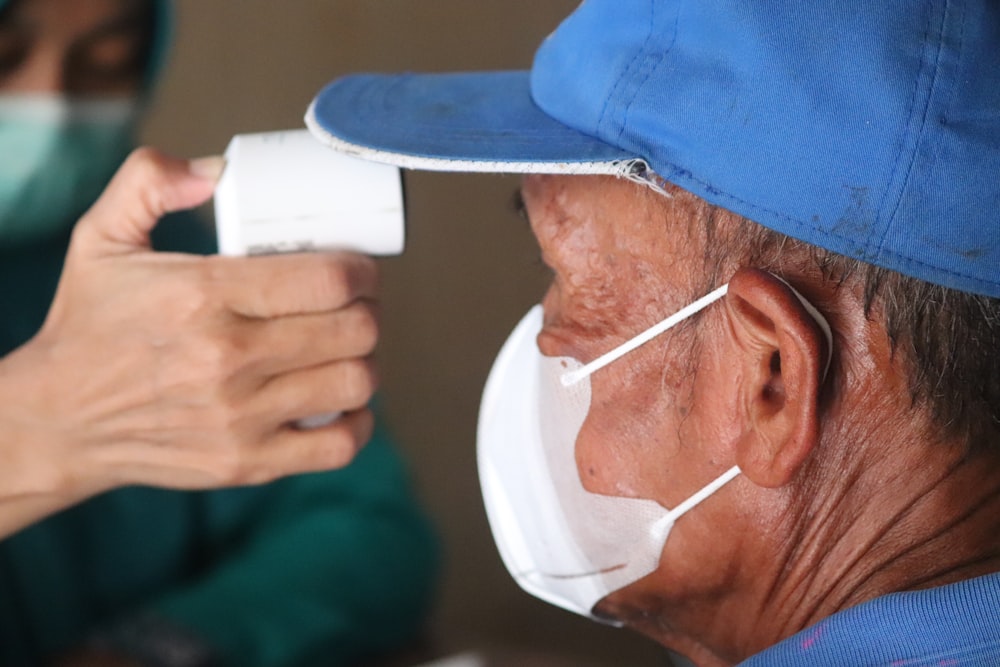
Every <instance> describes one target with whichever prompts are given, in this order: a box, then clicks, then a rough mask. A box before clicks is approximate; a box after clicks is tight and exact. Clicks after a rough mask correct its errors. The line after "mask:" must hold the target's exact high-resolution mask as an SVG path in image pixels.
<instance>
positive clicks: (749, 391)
mask: <svg viewBox="0 0 1000 667" xmlns="http://www.w3.org/2000/svg"><path fill="white" fill-rule="evenodd" d="M810 309H811V310H812V311H813V313H815V315H814V314H813V313H811V312H810ZM726 313H727V316H728V317H729V320H730V327H729V328H728V331H729V335H730V336H731V337H732V340H731V341H730V343H731V344H732V345H731V348H730V349H731V351H732V353H733V355H734V357H733V359H732V362H733V363H734V364H736V365H738V367H739V370H740V376H741V377H742V378H743V379H744V381H743V382H740V383H735V384H734V385H733V386H734V390H735V391H738V392H739V393H740V395H739V396H736V397H735V399H736V400H735V404H736V406H737V409H738V410H739V411H740V414H739V415H738V417H739V419H740V420H741V422H742V424H743V431H742V434H741V436H740V438H739V441H738V443H737V447H736V463H737V465H739V467H740V469H741V470H742V471H743V474H744V475H746V476H747V477H748V478H749V479H750V480H751V481H752V482H753V483H754V484H757V485H758V486H764V487H778V486H782V485H784V484H787V483H788V482H789V481H791V480H792V479H793V478H794V477H795V475H796V473H797V472H798V470H799V468H800V466H801V465H802V463H803V462H804V461H805V460H806V457H807V456H808V455H809V453H810V452H811V451H812V449H813V448H814V447H815V446H816V444H817V442H818V440H819V414H818V413H819V395H820V388H821V386H822V384H823V380H824V376H825V374H826V367H827V360H828V359H829V355H830V349H829V346H830V343H829V328H828V327H827V325H826V322H825V321H823V322H821V321H820V320H821V319H822V316H821V315H819V314H818V313H817V312H816V311H815V309H814V308H812V306H811V305H806V304H805V303H804V299H802V298H801V297H800V296H799V295H798V293H797V292H795V290H793V289H792V288H791V287H790V286H789V285H788V284H787V283H785V282H784V281H783V280H781V279H779V278H777V277H775V276H773V275H771V274H770V273H767V272H765V271H760V270H758V269H740V270H739V271H738V272H737V273H736V274H735V275H734V276H733V278H732V280H730V282H729V292H728V295H727V298H726Z"/></svg>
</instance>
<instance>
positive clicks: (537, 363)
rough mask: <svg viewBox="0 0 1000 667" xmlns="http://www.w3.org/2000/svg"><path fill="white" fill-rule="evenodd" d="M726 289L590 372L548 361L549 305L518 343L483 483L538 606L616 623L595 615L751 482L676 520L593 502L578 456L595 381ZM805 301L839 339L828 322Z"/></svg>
mask: <svg viewBox="0 0 1000 667" xmlns="http://www.w3.org/2000/svg"><path fill="white" fill-rule="evenodd" d="M726 290H727V287H726V286H723V287H720V288H719V289H717V290H715V291H714V292H712V293H711V294H709V295H707V296H705V297H703V298H702V299H699V300H698V301H696V302H694V303H692V304H691V305H689V306H688V307H686V308H684V309H682V310H681V311H678V312H677V313H676V314H674V315H672V316H671V317H669V318H667V319H665V320H663V321H662V322H660V323H659V324H657V325H655V326H653V327H651V328H650V329H647V330H646V331H645V332H643V333H641V334H639V335H638V336H636V337H635V338H632V339H631V340H629V341H627V342H626V343H624V344H623V345H621V346H619V347H617V348H615V349H614V350H612V351H611V352H609V353H607V354H605V355H604V356H602V357H600V358H598V359H596V360H595V361H593V362H591V363H589V364H587V365H583V364H581V363H580V362H579V361H577V360H575V359H572V358H570V357H546V356H543V355H542V354H541V353H540V352H539V350H538V346H537V344H536V341H535V339H536V337H537V335H538V333H539V332H540V331H541V329H542V309H541V306H535V307H534V308H532V309H531V310H530V311H529V312H528V314H527V315H526V316H525V317H524V319H522V320H521V322H520V324H518V325H517V327H516V328H515V329H514V331H513V333H511V335H510V337H509V338H508V339H507V342H506V343H505V344H504V346H503V348H502V349H501V351H500V353H499V355H498V356H497V360H496V362H495V363H494V365H493V369H492V370H491V372H490V376H489V379H488V380H487V382H486V388H485V390H484V392H483V400H482V405H481V407H480V414H479V428H478V443H477V449H478V452H477V453H478V464H479V477H480V485H481V487H482V491H483V499H484V501H485V505H486V513H487V516H488V518H489V522H490V528H491V529H492V531H493V538H494V540H495V541H496V543H497V548H498V549H499V551H500V556H501V557H502V559H503V562H504V565H505V566H506V567H507V570H508V571H509V572H510V574H511V576H513V577H514V579H515V580H516V581H517V583H518V584H519V585H520V586H521V587H522V588H523V589H525V590H526V591H528V592H529V593H531V594H532V595H535V596H536V597H539V598H541V599H543V600H545V601H547V602H550V603H551V604H554V605H556V606H559V607H563V608H564V609H568V610H569V611H573V612H576V613H578V614H582V615H584V616H588V617H590V618H594V619H595V620H601V621H604V622H608V619H602V618H598V617H596V616H594V614H593V608H594V605H595V604H597V602H598V601H599V600H601V599H602V598H604V597H605V596H607V595H608V594H609V593H612V592H614V591H616V590H619V589H621V588H624V587H625V586H628V585H629V584H631V583H634V582H635V581H638V580H639V579H641V578H642V577H644V576H646V575H648V574H650V573H652V572H653V571H654V570H656V568H657V566H658V564H659V561H660V555H661V553H662V552H663V547H664V544H665V543H666V540H667V536H668V535H669V534H670V530H671V528H672V527H673V525H674V522H675V521H676V520H677V519H678V518H680V517H681V516H682V515H683V514H684V513H685V512H687V511H688V510H690V509H691V508H693V507H694V506H695V505H697V504H698V503H700V502H701V501H702V500H704V499H705V498H707V497H708V496H710V495H711V494H713V493H715V491H717V490H718V489H719V488H721V487H722V486H723V485H725V484H726V483H727V482H729V481H730V480H731V479H733V478H734V477H736V476H737V475H738V474H739V472H740V470H739V468H738V467H736V466H733V467H732V468H730V469H729V470H727V471H726V472H725V473H723V474H722V475H720V476H719V477H718V478H717V479H715V480H713V481H711V482H710V483H709V484H707V485H706V486H705V487H704V488H702V489H701V490H700V491H698V492H697V493H695V494H694V495H693V496H691V497H690V498H688V499H687V500H686V501H684V502H683V503H681V504H680V505H678V506H677V507H676V508H674V509H673V510H669V509H667V508H665V507H663V506H662V505H660V504H659V503H657V502H655V501H653V500H643V499H636V498H624V497H617V496H605V495H600V494H596V493H592V492H590V491H587V490H586V489H584V487H583V483H582V482H581V481H580V476H579V472H578V469H577V465H576V457H575V450H576V440H577V437H578V435H579V433H580V429H581V427H582V426H583V422H584V420H585V419H586V417H587V412H588V411H589V409H590V379H589V378H590V375H591V374H592V373H593V372H595V371H596V370H598V369H599V368H602V367H604V366H605V365H607V364H609V363H611V362H612V361H614V360H616V359H618V358H619V357H621V356H622V355H624V354H626V353H628V352H630V351H632V350H634V349H635V348H636V347H638V346H639V345H642V344H643V343H645V342H647V341H649V340H650V339H652V338H654V337H655V336H657V335H659V334H660V333H663V332H664V331H666V330H667V329H669V328H670V327H672V326H674V325H676V324H677V323H678V322H681V321H682V320H684V319H686V318H688V317H690V316H691V315H693V314H694V313H696V312H698V311H699V310H701V309H702V308H704V307H705V306H707V305H708V304H710V303H712V302H714V301H716V300H717V299H719V298H721V297H722V296H724V295H725V293H726ZM799 299H800V300H801V301H802V302H803V304H804V305H806V307H807V309H808V310H809V311H810V313H811V314H813V315H814V317H816V318H817V321H819V322H820V324H821V326H823V327H824V330H825V331H826V333H827V337H828V338H829V337H830V333H829V327H828V326H826V322H825V320H823V319H822V316H821V315H819V313H818V312H816V310H815V309H814V308H813V307H812V306H811V305H810V304H808V303H807V302H806V301H805V300H804V299H802V297H801V296H799Z"/></svg>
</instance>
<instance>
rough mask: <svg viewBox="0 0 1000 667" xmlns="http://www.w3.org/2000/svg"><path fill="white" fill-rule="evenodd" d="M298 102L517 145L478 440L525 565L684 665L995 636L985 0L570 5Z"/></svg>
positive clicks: (837, 662)
mask: <svg viewBox="0 0 1000 667" xmlns="http://www.w3.org/2000/svg"><path fill="white" fill-rule="evenodd" d="M307 122H308V123H309V125H310V127H311V128H312V129H313V131H314V132H315V133H316V134H317V136H319V137H320V138H321V139H323V140H325V141H326V142H327V143H328V144H330V145H331V146H333V147H334V148H336V149H339V150H344V151H348V152H351V153H354V154H357V155H361V156H364V157H368V158H370V159H375V160H382V161H387V162H392V163H395V164H399V165H401V166H404V167H411V168H431V169H451V170H478V171H494V172H503V171H506V172H521V173H528V174H530V175H529V176H527V177H526V178H525V180H524V183H523V187H522V195H523V200H524V208H525V212H526V215H527V217H528V218H529V219H530V221H531V226H532V229H533V231H534V233H535V235H536V236H537V238H538V242H539V244H540V246H541V248H542V252H543V256H544V259H545V262H546V263H547V264H548V265H549V266H550V267H551V268H552V270H553V273H554V279H553V283H552V287H551V289H550V290H549V292H548V293H547V295H546V296H545V299H544V303H543V305H542V310H543V311H544V312H539V310H537V309H536V310H534V311H533V312H532V313H531V314H529V316H528V317H526V318H525V320H524V321H523V322H522V324H521V325H520V326H519V327H518V328H517V329H516V330H515V332H514V334H512V336H511V338H510V339H509V341H508V343H507V345H506V346H505V348H504V350H503V351H502V352H501V354H500V356H499V357H498V360H497V364H496V366H495V367H494V371H493V373H492V375H491V378H490V381H489V383H488V385H487V388H486V392H485V394H484V399H483V412H482V415H481V419H480V436H479V457H480V472H481V475H482V484H483V490H484V495H485V499H486V504H487V509H488V511H489V514H490V520H491V525H492V527H493V529H494V535H495V537H496V538H497V542H498V545H499V547H500V550H501V553H502V555H503V557H504V560H505V563H506V564H507V565H508V567H509V569H510V570H511V572H512V574H513V575H514V576H515V578H516V579H517V580H518V581H519V583H520V584H521V585H522V586H524V587H525V588H526V589H528V590H529V591H531V592H533V593H535V594H536V595H539V596H540V597H543V598H544V599H546V600H548V601H550V602H554V603H556V604H559V605H561V606H563V607H566V608H568V609H571V610H574V611H577V612H580V613H583V614H586V615H591V616H594V617H597V618H600V619H603V620H606V621H610V622H615V623H622V624H625V625H628V626H631V627H633V628H635V629H637V630H639V631H640V632H643V633H645V634H647V635H649V636H651V637H654V638H655V639H657V640H658V641H660V642H662V643H663V644H664V645H666V646H668V647H671V648H674V649H676V650H677V651H679V652H681V653H684V654H686V655H688V656H689V657H690V658H691V659H692V660H694V661H695V662H696V663H697V664H699V665H729V664H734V663H740V662H741V661H745V662H743V663H742V664H746V665H755V666H756V665H810V666H816V665H831V666H836V667H843V666H844V665H875V664H878V665H889V664H892V665H984V666H985V665H998V664H1000V574H998V571H1000V300H998V299H1000V7H998V6H997V5H996V3H993V2H988V1H987V0H958V1H954V2H953V1H944V0H922V1H916V0H909V1H903V0H887V1H886V2H870V0H835V1H834V0H829V1H825V2H821V3H799V2H797V1H796V0H772V1H770V2H764V1H763V0H752V1H750V2H747V1H746V0H669V1H668V0H588V1H587V2H584V3H583V4H582V5H581V6H580V8H579V9H578V10H577V11H576V12H574V13H573V14H572V15H571V16H570V17H569V18H568V19H567V20H566V21H565V23H564V24H563V25H562V26H560V28H559V29H558V30H557V31H556V32H555V33H554V34H553V35H552V36H551V37H550V38H549V39H548V40H547V41H546V42H545V43H544V44H543V45H542V47H541V49H540V50H539V52H538V54H537V57H536V60H535V63H534V66H533V69H532V70H531V72H530V73H522V72H501V73H478V74H453V75H430V76H356V77H349V78H347V79H342V80H340V81H336V82H334V83H332V84H331V85H330V86H328V87H327V88H326V89H324V90H323V91H322V92H321V93H320V95H319V96H318V97H317V99H316V100H315V101H314V103H313V106H312V108H311V109H310V113H309V116H308V117H307ZM702 297H705V298H702ZM688 304H692V306H691V307H689V308H686V307H685V306H687V305H688ZM675 313H676V315H674V314H675ZM675 325H679V326H676V327H675ZM536 335H537V348H536V347H535V345H534V341H535V340H536ZM539 351H540V353H541V354H539Z"/></svg>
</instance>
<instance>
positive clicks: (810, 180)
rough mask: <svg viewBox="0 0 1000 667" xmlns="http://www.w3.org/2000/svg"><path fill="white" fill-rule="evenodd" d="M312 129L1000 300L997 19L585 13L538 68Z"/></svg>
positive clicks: (712, 3)
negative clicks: (633, 195)
mask: <svg viewBox="0 0 1000 667" xmlns="http://www.w3.org/2000/svg"><path fill="white" fill-rule="evenodd" d="M306 122H307V124H308V125H309V127H310V128H311V129H312V130H313V132H314V134H316V136H317V137H319V138H320V139H321V140H322V141H324V142H326V143H328V144H330V145H331V146H333V147H334V148H337V149H338V150H343V151H346V152H350V153H353V154H356V155H359V156H362V157H367V158H369V159H375V160H380V161H385V162H389V163H392V164H397V165H399V166H402V167H409V168H424V169H442V170H457V171H493V172H521V173H529V172H539V173H566V174H577V173H579V174H583V173H593V174H597V173H607V174H619V175H626V176H628V175H634V174H635V173H636V170H637V168H641V167H643V166H645V167H648V169H649V170H652V171H653V172H655V174H656V175H657V176H659V177H660V178H662V179H664V180H666V181H669V182H671V183H674V184H676V185H678V186H680V187H682V188H684V189H686V190H688V191H690V192H693V193H694V194H696V195H699V196H700V197H702V198H704V199H706V200H707V201H709V202H711V203H713V204H716V205H719V206H722V207H724V208H726V209H729V210H731V211H734V212H736V213H739V214H741V215H743V216H746V217H747V218H750V219H751V220H755V221H756V222H758V223H760V224H763V225H765V226H766V227H769V228H771V229H774V230H776V231H778V232H782V233H784V234H787V235H789V236H792V237H795V238H798V239H801V240H803V241H806V242H808V243H811V244H813V245H816V246H820V247H823V248H826V249H828V250H832V251H834V252H837V253H840V254H843V255H847V256H850V257H855V258H858V259H861V260H863V261H865V262H868V263H871V264H875V265H878V266H882V267H885V268H888V269H892V270H895V271H898V272H900V273H903V274H906V275H910V276H913V277H916V278H920V279H922V280H925V281H928V282H931V283H936V284H939V285H943V286H945V287H949V288H953V289H958V290H962V291H966V292H973V293H977V294H983V295H987V296H992V297H1000V3H997V2H996V1H995V0H880V1H877V2H876V1H873V0H822V1H817V2H802V1H801V0H587V1H586V2H584V3H583V4H582V5H581V6H580V7H579V9H577V10H576V11H575V12H574V13H573V14H572V15H571V16H570V17H569V18H568V19H566V21H565V22H563V24H562V25H561V26H560V27H559V28H558V30H556V32H555V33H554V34H553V35H551V36H550V37H549V38H548V39H547V40H546V41H545V42H544V43H543V44H542V46H541V48H540V49H539V51H538V53H537V55H536V57H535V62H534V66H533V67H532V69H531V71H530V73H529V72H480V73H463V74H430V75H359V76H351V77H347V78H344V79H341V80H338V81H335V82H333V83H331V84H330V85H328V86H327V87H326V88H324V89H323V90H322V91H321V92H320V93H319V95H318V96H317V97H316V99H315V100H314V101H313V104H312V105H311V106H310V109H309V113H308V115H307V118H306Z"/></svg>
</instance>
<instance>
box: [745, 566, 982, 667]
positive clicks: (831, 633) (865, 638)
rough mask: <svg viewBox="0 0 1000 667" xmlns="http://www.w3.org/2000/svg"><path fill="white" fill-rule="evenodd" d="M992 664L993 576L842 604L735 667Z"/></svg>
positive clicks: (957, 666)
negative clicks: (848, 605)
mask: <svg viewBox="0 0 1000 667" xmlns="http://www.w3.org/2000/svg"><path fill="white" fill-rule="evenodd" d="M793 665H794V666H796V667H868V666H871V667H874V666H875V665H879V666H884V667H925V666H927V667H929V666H931V665H933V666H934V667H998V666H1000V573H995V574H990V575H986V576H984V577H978V578H976V579H968V580H966V581H962V582H959V583H957V584H951V585H948V586H940V587H937V588H930V589H926V590H920V591H913V592H907V593H893V594H891V595H886V596H883V597H880V598H876V599H874V600H871V601H869V602H866V603H864V604H860V605H858V606H856V607H852V608H850V609H846V610H844V611H842V612H840V613H837V614H834V615H833V616H830V617H829V618H826V619H824V620H822V621H820V622H819V623H817V624H816V625H813V626H812V627H809V628H806V629H805V630H803V631H802V632H799V633H798V634H796V635H793V636H791V637H789V638H788V639H786V640H785V641H783V642H781V643H779V644H775V645H774V646H772V647H771V648H769V649H766V650H764V651H762V652H760V653H758V654H757V655H755V656H753V657H751V658H749V659H748V660H745V661H744V662H742V663H740V667H791V666H793Z"/></svg>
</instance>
